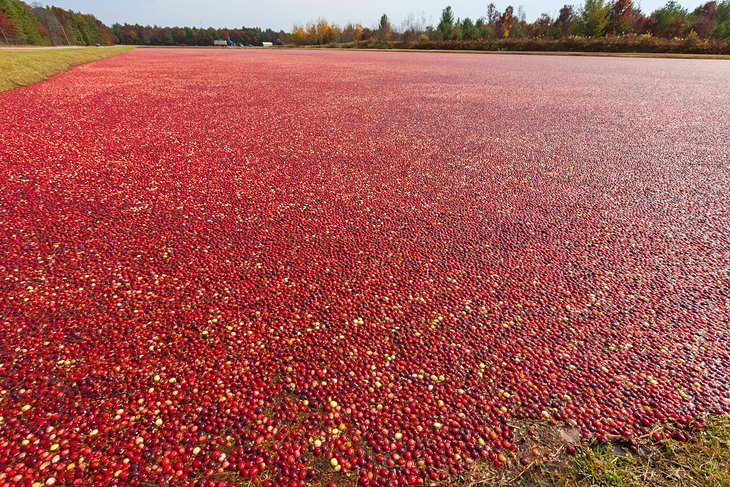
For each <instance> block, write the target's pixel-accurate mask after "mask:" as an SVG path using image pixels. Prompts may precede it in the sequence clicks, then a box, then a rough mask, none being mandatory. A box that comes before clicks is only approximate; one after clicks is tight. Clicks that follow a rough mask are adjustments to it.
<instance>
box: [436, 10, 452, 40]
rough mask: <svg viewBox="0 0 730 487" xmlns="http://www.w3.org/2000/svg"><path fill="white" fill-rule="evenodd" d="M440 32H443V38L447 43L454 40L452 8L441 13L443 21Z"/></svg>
mask: <svg viewBox="0 0 730 487" xmlns="http://www.w3.org/2000/svg"><path fill="white" fill-rule="evenodd" d="M438 30H439V32H441V38H442V39H444V40H445V41H448V40H450V39H452V38H453V31H454V12H453V11H452V10H451V6H448V7H446V8H445V9H444V10H443V12H441V21H440V22H439V25H438Z"/></svg>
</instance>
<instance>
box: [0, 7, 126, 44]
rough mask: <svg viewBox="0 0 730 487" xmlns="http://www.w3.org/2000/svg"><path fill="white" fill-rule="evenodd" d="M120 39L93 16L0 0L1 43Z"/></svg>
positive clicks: (116, 41) (91, 41)
mask: <svg viewBox="0 0 730 487" xmlns="http://www.w3.org/2000/svg"><path fill="white" fill-rule="evenodd" d="M118 42H119V40H118V39H117V37H116V36H114V34H112V33H111V31H110V30H109V28H108V27H107V26H106V25H104V23H102V22H101V21H100V20H98V19H97V18H96V17H94V16H93V15H89V14H82V13H79V12H74V11H72V10H64V9H62V8H59V7H49V6H42V5H41V4H39V3H34V4H32V5H28V4H27V3H25V2H22V1H21V0H0V44H31V45H39V46H43V45H78V46H93V45H95V44H101V45H112V44H117V43H118Z"/></svg>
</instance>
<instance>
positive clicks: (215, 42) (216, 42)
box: [213, 40, 228, 46]
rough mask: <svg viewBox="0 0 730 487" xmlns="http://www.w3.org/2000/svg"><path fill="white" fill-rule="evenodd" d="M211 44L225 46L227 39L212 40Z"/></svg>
mask: <svg viewBox="0 0 730 487" xmlns="http://www.w3.org/2000/svg"><path fill="white" fill-rule="evenodd" d="M213 45H214V46H227V45H228V41H223V40H217V41H213Z"/></svg>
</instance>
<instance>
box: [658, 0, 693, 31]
mask: <svg viewBox="0 0 730 487" xmlns="http://www.w3.org/2000/svg"><path fill="white" fill-rule="evenodd" d="M651 20H652V25H653V28H652V29H651V30H653V33H654V34H656V35H658V36H661V37H679V36H682V35H683V34H684V30H685V25H686V24H687V9H686V8H684V7H682V6H681V5H680V4H679V3H677V2H675V1H674V0H672V1H670V2H668V3H667V4H666V5H665V6H664V7H662V8H659V9H657V10H655V11H654V12H652V14H651Z"/></svg>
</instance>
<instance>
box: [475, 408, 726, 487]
mask: <svg viewBox="0 0 730 487" xmlns="http://www.w3.org/2000/svg"><path fill="white" fill-rule="evenodd" d="M531 426H532V427H533V428H534V431H536V433H535V435H533V436H530V435H526V434H525V433H524V431H520V430H517V431H516V434H517V438H518V443H521V444H522V446H523V449H527V451H529V450H530V449H535V450H533V451H535V452H536V453H538V456H536V455H530V454H527V459H528V460H529V461H527V462H523V463H522V464H520V462H517V461H515V460H516V459H510V462H509V463H510V465H508V467H507V468H505V469H504V470H502V471H498V472H494V470H489V471H488V472H479V471H478V470H477V471H476V472H473V473H472V476H471V478H467V479H466V480H467V481H466V482H465V484H466V485H468V486H476V485H479V486H484V487H487V486H502V485H510V486H512V485H514V486H531V485H557V486H565V487H583V486H585V487H589V486H596V485H599V486H607V487H609V486H646V487H649V486H651V487H654V486H657V487H664V486H666V487H669V486H675V485H682V486H696V487H705V486H706V487H716V486H730V416H719V417H712V418H708V420H707V422H706V424H705V425H704V426H703V427H701V428H693V429H691V430H690V431H688V432H685V434H686V436H687V437H688V441H677V440H675V439H668V438H666V437H665V435H664V433H665V431H664V430H663V429H662V428H661V427H657V428H656V429H655V431H654V432H655V433H659V434H660V435H661V436H662V437H663V439H661V440H659V441H655V440H653V439H651V437H650V436H651V435H647V436H646V437H642V438H638V439H634V440H631V441H622V440H621V439H618V438H616V439H613V440H612V441H611V442H609V443H603V442H592V443H586V442H584V441H580V440H578V439H577V437H575V438H570V436H571V435H570V434H566V431H565V430H564V429H561V428H550V427H545V426H544V425H543V426H542V427H540V426H535V425H531ZM571 444H572V445H573V448H575V449H576V453H575V455H571V454H569V453H568V451H567V449H568V448H569V446H570V445H571ZM525 447H527V448H525ZM480 473H481V475H480Z"/></svg>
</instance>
